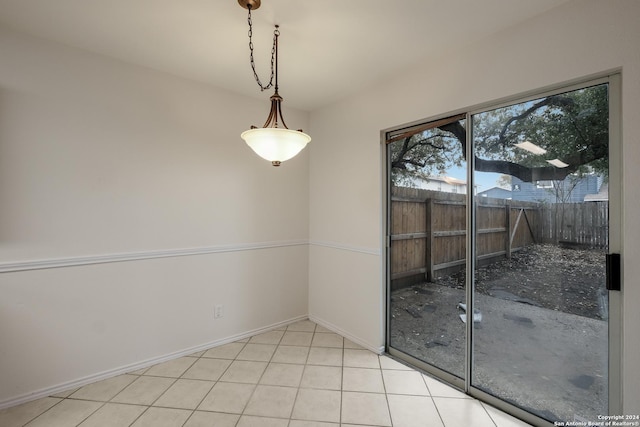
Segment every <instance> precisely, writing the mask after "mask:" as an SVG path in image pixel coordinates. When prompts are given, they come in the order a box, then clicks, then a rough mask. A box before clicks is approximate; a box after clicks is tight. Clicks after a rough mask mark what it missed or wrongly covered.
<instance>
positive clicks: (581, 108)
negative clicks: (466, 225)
mask: <svg viewBox="0 0 640 427" xmlns="http://www.w3.org/2000/svg"><path fill="white" fill-rule="evenodd" d="M608 119H609V114H608V88H607V86H606V85H599V86H593V87H589V88H584V89H580V90H576V91H572V92H566V93H562V94H558V95H553V96H549V97H546V98H541V99H537V100H533V101H529V102H525V103H520V104H514V105H510V106H507V107H502V108H498V109H495V110H491V111H487V112H483V113H479V114H475V115H474V116H473V136H474V150H475V159H474V160H475V170H476V171H479V172H494V173H500V174H505V175H509V176H514V177H517V178H519V179H521V180H522V181H525V182H535V181H538V180H552V181H561V180H564V179H565V178H566V177H567V176H568V175H570V174H574V173H581V172H585V171H586V170H592V171H595V172H597V173H600V174H602V175H605V176H606V175H607V168H608V154H609V144H608V143H609V132H608V131H609V120H608ZM465 126H466V123H465V120H464V119H460V120H457V121H454V122H449V123H446V124H442V125H438V126H436V127H434V128H431V129H428V130H425V131H423V132H420V133H418V134H414V135H411V136H407V137H406V138H404V139H401V140H399V141H397V142H394V143H392V146H391V167H392V175H393V178H394V182H398V183H399V182H402V181H403V180H406V179H408V178H409V177H411V176H424V175H433V174H434V173H442V172H443V171H445V170H447V169H448V168H449V167H451V166H461V165H462V164H463V163H464V162H465V161H466V154H465V153H466V148H467V132H466V129H465ZM523 141H529V142H531V143H532V144H534V145H536V146H537V147H540V148H541V149H542V151H543V152H542V153H540V152H539V153H538V154H536V153H532V152H530V151H526V150H523V149H520V148H518V147H517V146H516V145H515V144H516V143H519V142H523ZM554 159H558V160H560V161H561V162H563V163H564V164H566V165H567V166H566V167H557V166H553V165H551V164H549V163H548V160H554Z"/></svg>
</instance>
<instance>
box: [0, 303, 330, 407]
mask: <svg viewBox="0 0 640 427" xmlns="http://www.w3.org/2000/svg"><path fill="white" fill-rule="evenodd" d="M308 318H309V317H308V316H307V315H303V316H297V317H294V318H291V319H288V320H284V321H282V322H277V323H273V324H271V325H269V326H265V327H262V328H258V329H253V330H251V331H246V332H243V333H241V334H237V335H233V336H230V337H226V338H222V339H219V340H215V341H211V342H208V343H205V344H201V345H197V346H194V347H190V348H187V349H184V350H180V351H176V352H173V353H169V354H165V355H163V356H159V357H154V358H151V359H147V360H143V361H141V362H136V363H132V364H129V365H125V366H121V367H119V368H115V369H109V370H107V371H103V372H100V373H97V374H93V375H88V376H86V377H83V378H78V379H76V380H72V381H68V382H65V383H62V384H58V385H55V386H52V387H46V388H43V389H40V390H37V391H34V392H31V393H26V394H23V395H21V396H17V397H13V398H10V399H6V400H3V401H0V410H2V409H5V408H9V407H11V406H16V405H21V404H23V403H27V402H30V401H32V400H36V399H41V398H43V397H47V396H51V395H53V394H58V393H61V392H64V391H67V390H73V389H76V388H80V387H82V386H85V385H87V384H91V383H93V382H96V381H102V380H106V379H107V378H111V377H115V376H118V375H122V374H126V373H129V372H134V371H137V370H139V369H143V368H148V367H149V366H152V365H157V364H158V363H162V362H167V361H169V360H172V359H177V358H179V357H183V356H188V355H190V354H193V353H197V352H199V351H203V350H208V349H210V348H212V347H218V346H221V345H224V344H228V343H231V342H234V341H238V340H241V339H245V338H249V337H251V336H253V335H257V334H261V333H263V332H268V331H271V330H273V329H277V328H280V327H282V326H287V325H289V324H291V323H295V322H299V321H301V320H306V319H308ZM328 329H329V328H328Z"/></svg>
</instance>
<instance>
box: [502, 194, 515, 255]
mask: <svg viewBox="0 0 640 427" xmlns="http://www.w3.org/2000/svg"><path fill="white" fill-rule="evenodd" d="M504 214H505V219H504V229H505V230H506V231H505V236H504V245H505V254H506V256H507V259H511V243H512V242H511V202H510V201H509V200H507V203H506V205H505V207H504ZM514 231H515V230H514Z"/></svg>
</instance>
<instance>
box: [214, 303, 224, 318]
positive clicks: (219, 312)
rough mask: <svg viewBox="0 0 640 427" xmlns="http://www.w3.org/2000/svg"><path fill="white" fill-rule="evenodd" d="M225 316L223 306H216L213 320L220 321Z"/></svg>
mask: <svg viewBox="0 0 640 427" xmlns="http://www.w3.org/2000/svg"><path fill="white" fill-rule="evenodd" d="M223 314H224V313H223V312H222V305H221V304H218V305H216V307H215V308H214V311H213V318H214V319H219V318H221V317H222V316H223Z"/></svg>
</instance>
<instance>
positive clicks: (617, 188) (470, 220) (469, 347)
mask: <svg viewBox="0 0 640 427" xmlns="http://www.w3.org/2000/svg"><path fill="white" fill-rule="evenodd" d="M605 83H606V84H608V85H609V252H610V253H620V254H621V255H622V259H623V265H624V254H623V253H622V248H623V246H622V239H623V233H622V225H623V223H622V206H623V205H622V203H623V199H622V173H623V171H622V123H621V117H622V111H621V105H622V101H621V94H622V76H621V71H620V70H611V71H607V72H604V73H600V74H597V75H593V76H589V77H585V78H582V79H577V80H574V81H570V82H565V83H562V84H558V85H553V86H550V87H547V88H543V89H537V90H532V91H528V92H526V93H522V94H519V95H516V96H512V97H507V98H503V99H500V100H496V101H491V102H487V103H483V104H480V105H476V106H474V107H472V108H466V109H462V110H457V111H454V112H449V113H447V114H443V115H440V116H435V117H431V118H428V119H424V120H419V121H415V122H412V123H408V124H405V125H401V126H398V127H394V128H390V129H386V130H383V131H382V132H381V139H382V156H383V157H382V158H383V162H382V165H384V171H383V174H382V175H383V181H384V182H383V186H382V187H383V191H384V197H383V200H384V201H385V208H384V212H385V221H384V226H385V229H384V242H385V244H384V257H383V259H384V260H385V266H384V269H385V278H386V310H385V312H386V316H385V320H386V328H385V330H386V339H385V349H386V352H387V353H388V354H389V355H391V356H393V357H396V358H398V359H400V360H404V361H406V362H408V363H410V364H412V365H414V366H415V367H417V368H419V369H421V370H423V371H425V372H427V373H429V374H432V375H433V376H435V377H438V378H440V379H442V380H443V381H445V382H447V383H449V384H450V385H452V386H454V387H457V388H459V389H460V390H462V391H464V392H465V393H467V394H469V395H470V396H473V397H475V398H478V399H479V400H482V401H484V402H487V403H488V404H490V405H492V406H495V407H497V408H499V409H501V410H503V411H504V412H507V413H510V414H512V415H514V416H516V417H518V418H520V419H522V420H524V421H526V422H529V423H531V424H534V425H540V426H547V425H548V426H551V425H553V424H552V423H550V422H548V421H547V420H545V419H542V418H540V417H537V416H535V415H533V414H531V413H529V412H527V411H525V410H523V409H520V408H519V407H517V406H515V405H512V404H509V403H507V402H505V401H503V400H501V399H499V398H497V397H495V396H493V395H491V394H489V393H486V392H484V391H482V390H480V389H478V388H476V387H473V386H472V384H471V379H472V372H473V366H472V365H473V334H474V328H473V322H466V337H465V339H466V355H465V370H464V372H465V378H464V379H461V378H459V377H457V376H455V375H453V374H451V373H449V372H446V371H444V370H442V369H439V368H437V367H435V366H432V365H430V364H428V363H426V362H423V361H421V360H419V359H416V358H415V357H412V356H410V355H408V354H406V353H404V352H402V351H400V350H398V349H395V348H393V347H391V346H390V336H391V335H390V324H391V322H390V320H389V316H390V307H391V301H390V298H391V292H390V290H391V271H390V265H391V264H390V243H391V239H390V232H391V223H390V221H391V195H390V193H391V191H390V184H389V179H390V166H391V165H390V161H391V160H390V159H389V158H388V157H389V156H388V147H387V145H388V142H389V139H393V138H394V137H397V136H398V135H400V134H402V133H406V132H409V131H411V130H412V129H420V128H423V127H424V126H425V125H428V124H429V123H433V122H437V121H441V120H444V119H447V118H450V117H454V116H458V117H461V116H465V115H466V120H465V123H466V138H467V144H466V153H465V155H466V163H467V189H468V190H467V199H466V202H467V222H466V227H467V240H466V257H467V262H466V286H465V290H466V302H467V307H468V312H470V313H473V308H474V295H473V294H474V286H473V284H474V283H475V280H474V274H475V252H476V248H475V246H476V236H475V231H476V224H475V223H476V221H475V218H476V209H475V200H476V197H475V194H473V193H474V191H473V188H475V187H474V171H475V164H474V163H475V156H474V155H473V154H474V144H473V122H472V117H473V116H474V115H475V114H479V113H483V112H486V111H489V110H493V109H497V108H501V107H506V106H509V105H513V104H515V103H522V102H527V101H531V100H534V99H539V98H544V97H548V96H552V95H556V94H559V93H564V92H569V91H573V90H579V89H583V88H586V87H590V86H595V85H598V84H605ZM621 277H624V275H623V274H621ZM622 289H623V291H624V283H623V284H622ZM608 294H609V319H608V326H609V331H608V335H609V336H608V343H609V348H608V352H609V356H608V360H609V362H608V363H609V366H608V383H609V384H608V404H609V414H610V415H619V414H622V389H623V384H622V382H623V378H622V375H621V372H622V292H619V291H609V293H608ZM603 415H605V414H603Z"/></svg>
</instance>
